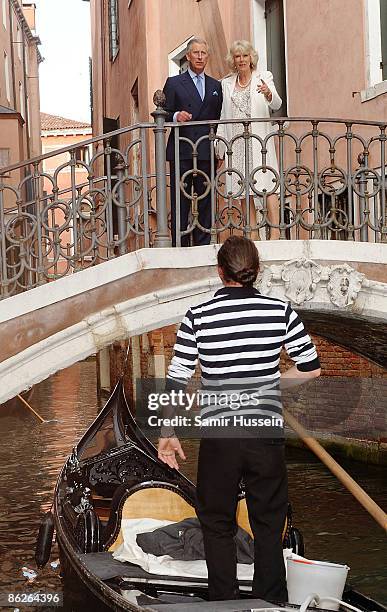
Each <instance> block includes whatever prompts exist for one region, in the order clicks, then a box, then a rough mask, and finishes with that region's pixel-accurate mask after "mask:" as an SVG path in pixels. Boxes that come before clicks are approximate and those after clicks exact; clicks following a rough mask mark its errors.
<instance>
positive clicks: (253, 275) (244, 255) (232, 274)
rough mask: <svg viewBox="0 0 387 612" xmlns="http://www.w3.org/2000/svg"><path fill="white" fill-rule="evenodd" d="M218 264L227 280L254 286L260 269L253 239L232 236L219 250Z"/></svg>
mask: <svg viewBox="0 0 387 612" xmlns="http://www.w3.org/2000/svg"><path fill="white" fill-rule="evenodd" d="M218 266H219V267H220V268H221V269H222V272H223V277H224V280H225V281H226V282H234V283H239V284H241V285H243V286H244V287H252V286H253V284H254V283H255V281H256V279H257V275H258V271H259V255H258V251H257V248H256V246H255V244H254V242H253V241H252V240H249V239H248V238H244V237H243V236H230V238H227V240H226V241H225V242H224V243H223V245H222V246H221V247H220V249H219V252H218Z"/></svg>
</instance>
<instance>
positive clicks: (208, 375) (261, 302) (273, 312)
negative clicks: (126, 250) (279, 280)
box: [166, 287, 320, 422]
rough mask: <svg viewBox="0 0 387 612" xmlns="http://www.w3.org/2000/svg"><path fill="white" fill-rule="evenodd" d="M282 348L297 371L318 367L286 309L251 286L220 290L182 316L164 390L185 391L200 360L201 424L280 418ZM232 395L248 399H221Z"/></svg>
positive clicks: (300, 327)
mask: <svg viewBox="0 0 387 612" xmlns="http://www.w3.org/2000/svg"><path fill="white" fill-rule="evenodd" d="M283 346H284V347H285V349H286V351H287V353H288V355H289V356H290V357H291V359H292V360H293V361H294V362H295V364H296V365H297V368H298V369H299V370H303V371H308V370H309V371H310V370H315V369H317V368H319V367H320V364H319V361H318V357H317V352H316V348H315V346H314V344H313V343H312V341H311V339H310V336H309V335H308V334H307V333H306V331H305V328H304V325H303V323H302V321H301V320H300V318H299V317H298V315H297V314H296V312H295V311H294V310H293V309H292V307H291V306H290V304H288V303H287V302H284V301H282V300H279V299H277V298H272V297H268V296H266V295H262V294H260V293H259V291H258V290H257V289H255V288H253V287H224V288H222V289H220V290H219V291H217V292H216V293H215V295H214V297H213V298H212V299H210V300H209V301H207V302H204V303H203V304H200V305H199V306H194V307H192V308H190V309H189V310H188V312H187V313H186V315H185V317H184V319H183V321H182V323H181V325H180V328H179V331H178V334H177V339H176V344H175V347H174V356H173V358H172V361H171V364H170V366H169V369H168V374H167V385H166V388H167V390H172V389H175V390H178V389H184V388H185V387H186V385H187V383H188V381H189V379H190V378H191V376H192V375H193V373H194V371H195V367H196V364H197V363H198V361H199V363H200V368H201V383H202V390H201V393H202V396H203V399H202V401H201V402H200V406H201V417H202V421H203V419H204V420H206V422H209V420H211V419H220V418H225V417H226V418H228V417H229V416H231V415H232V416H233V417H235V414H236V412H237V413H238V415H241V414H242V415H245V416H246V418H247V417H249V416H252V415H255V416H256V415H257V414H258V415H259V414H261V415H264V416H270V417H273V418H274V417H278V416H280V415H282V405H281V395H280V391H279V379H280V371H279V363H280V353H281V349H282V347H283ZM236 393H239V394H240V393H245V394H247V396H248V400H247V401H246V396H245V401H244V402H243V405H242V404H240V405H239V406H237V407H236V405H232V402H231V401H230V402H227V400H225V398H227V396H228V397H229V398H231V396H233V397H236V395H235V394H236ZM220 398H222V401H221V400H220ZM230 406H231V407H230Z"/></svg>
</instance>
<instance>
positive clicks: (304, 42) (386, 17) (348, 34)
mask: <svg viewBox="0 0 387 612" xmlns="http://www.w3.org/2000/svg"><path fill="white" fill-rule="evenodd" d="M90 5H91V18H92V56H93V68H92V74H93V78H92V83H93V87H92V88H93V133H94V134H95V135H96V134H102V133H103V132H107V131H110V130H112V129H116V128H118V127H123V126H126V125H130V124H133V123H134V122H136V121H137V120H140V121H148V120H149V115H150V113H151V112H152V110H153V109H154V105H153V102H152V98H153V94H154V92H155V90H157V89H160V88H162V87H163V84H164V82H165V79H166V78H167V77H168V76H172V75H174V74H178V73H179V71H180V70H182V69H184V67H185V48H186V45H187V42H188V41H189V39H190V38H192V37H194V36H200V37H204V38H205V39H206V40H207V41H209V43H210V45H211V57H210V60H209V63H208V66H207V72H208V73H209V74H211V75H212V76H214V77H215V78H221V77H223V76H225V75H226V74H227V72H228V69H227V66H226V62H225V56H226V53H227V48H228V46H229V45H230V43H231V42H232V41H233V40H235V39H240V38H243V39H249V40H251V41H252V42H253V43H254V45H255V47H256V48H257V50H258V53H259V68H260V69H261V70H266V69H268V70H271V71H272V72H273V74H274V79H275V81H276V83H277V89H278V90H279V92H280V94H281V97H282V99H283V106H282V108H281V109H280V112H279V114H280V115H282V116H284V115H288V116H293V117H312V116H314V117H342V118H351V119H361V120H370V121H372V120H379V121H384V119H387V104H386V100H387V7H386V3H385V2H384V0H313V2H311V1H310V0H129V1H128V0H90Z"/></svg>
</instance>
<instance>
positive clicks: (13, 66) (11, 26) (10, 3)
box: [8, 0, 16, 110]
mask: <svg viewBox="0 0 387 612" xmlns="http://www.w3.org/2000/svg"><path fill="white" fill-rule="evenodd" d="M12 13H13V7H12V2H11V0H8V16H9V35H10V41H11V74H12V93H13V108H14V109H15V110H16V81H15V53H14V50H13V19H12Z"/></svg>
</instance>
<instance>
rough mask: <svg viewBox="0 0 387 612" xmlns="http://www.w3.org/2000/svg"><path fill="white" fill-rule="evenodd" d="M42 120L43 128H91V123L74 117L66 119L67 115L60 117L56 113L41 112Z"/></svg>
mask: <svg viewBox="0 0 387 612" xmlns="http://www.w3.org/2000/svg"><path fill="white" fill-rule="evenodd" d="M40 121H41V127H42V130H65V129H71V128H74V129H80V128H91V125H90V123H86V122H84V121H75V120H74V119H66V118H65V117H58V116H56V115H48V114H47V113H40Z"/></svg>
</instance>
